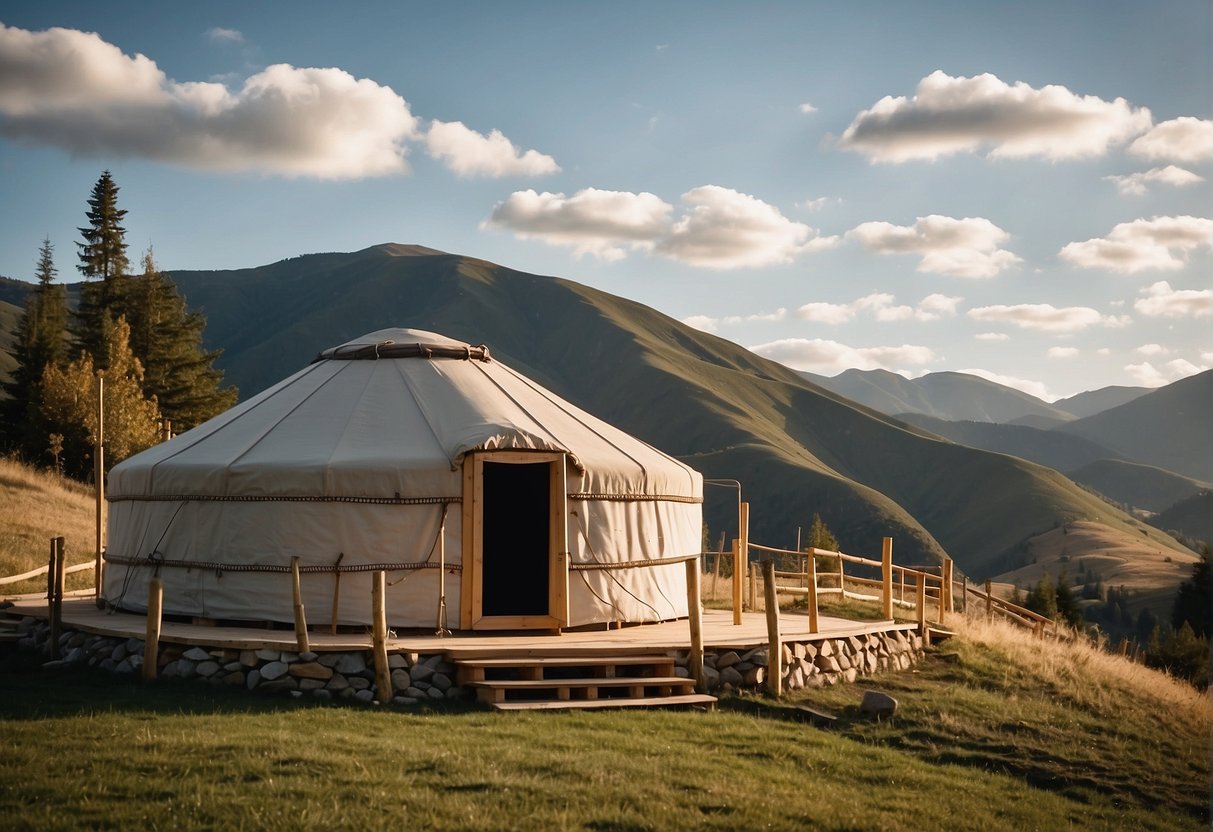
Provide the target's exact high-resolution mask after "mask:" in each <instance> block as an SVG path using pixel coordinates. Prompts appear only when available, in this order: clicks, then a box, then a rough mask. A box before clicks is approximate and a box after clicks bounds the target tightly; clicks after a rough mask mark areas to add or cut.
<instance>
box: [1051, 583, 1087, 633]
mask: <svg viewBox="0 0 1213 832" xmlns="http://www.w3.org/2000/svg"><path fill="white" fill-rule="evenodd" d="M1053 596H1054V601H1055V603H1056V604H1057V614H1058V615H1059V616H1060V617H1061V619H1062V620H1063V621H1065V622H1066V623H1067V624H1069V625H1070V626H1071V627H1075V628H1078V627H1081V626H1082V623H1083V621H1082V605H1081V604H1079V603H1078V598H1077V597H1075V595H1074V589H1073V587H1071V586H1070V579H1069V576H1068V575H1066V572H1065V570H1064V569H1063V570H1062V573H1061V575H1059V576H1058V578H1057V588H1056V589H1055V590H1054V593H1053Z"/></svg>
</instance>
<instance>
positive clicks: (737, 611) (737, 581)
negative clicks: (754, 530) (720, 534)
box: [733, 538, 743, 625]
mask: <svg viewBox="0 0 1213 832" xmlns="http://www.w3.org/2000/svg"><path fill="white" fill-rule="evenodd" d="M742 571H743V570H742V567H741V539H740V538H734V539H733V623H734V624H735V625H740V624H741V589H742V586H741V581H742V577H741V574H742Z"/></svg>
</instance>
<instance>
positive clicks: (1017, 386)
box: [956, 368, 1058, 402]
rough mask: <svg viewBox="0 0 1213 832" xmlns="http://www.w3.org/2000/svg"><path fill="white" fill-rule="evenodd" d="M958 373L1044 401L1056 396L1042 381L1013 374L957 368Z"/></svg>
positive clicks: (1055, 398)
mask: <svg viewBox="0 0 1213 832" xmlns="http://www.w3.org/2000/svg"><path fill="white" fill-rule="evenodd" d="M956 372H958V373H968V374H969V375H971V376H977V377H978V378H984V379H985V380H986V381H992V382H994V383H995V384H1001V385H1002V386H1003V387H1010V388H1012V389H1014V390H1019V391H1020V392H1023V393H1027V394H1028V395H1029V396H1035V397H1036V398H1038V399H1041V400H1042V401H1046V402H1052V401H1056V400H1057V399H1058V397H1057V396H1055V395H1053V394H1052V393H1050V392H1049V389H1048V388H1047V387H1045V385H1044V383H1043V382H1039V381H1032V380H1030V379H1025V378H1016V377H1015V376H1004V375H1002V374H1000V373H991V372H990V371H989V370H977V369H971V368H970V369H968V370H957V371H956Z"/></svg>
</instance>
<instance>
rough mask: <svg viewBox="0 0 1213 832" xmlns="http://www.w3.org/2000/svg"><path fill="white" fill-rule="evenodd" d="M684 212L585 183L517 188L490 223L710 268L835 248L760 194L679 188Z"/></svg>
mask: <svg viewBox="0 0 1213 832" xmlns="http://www.w3.org/2000/svg"><path fill="white" fill-rule="evenodd" d="M682 203H683V206H684V208H683V211H682V214H681V216H679V217H678V218H676V219H675V218H674V217H673V216H672V214H673V206H672V205H670V204H669V203H667V202H665V201H663V200H662V199H660V198H659V197H657V196H654V195H653V194H649V193H641V194H635V193H630V192H626V191H600V190H597V189H594V188H587V189H585V190H582V191H578V192H577V193H576V194H574V195H573V196H572V197H566V196H565V195H564V194H560V193H556V194H553V193H542V194H537V193H535V191H533V190H532V191H518V192H515V193H513V194H511V195H510V196H509V198H507V199H506V200H505V201H504V202H501V203H498V204H497V206H496V207H495V208H494V209H493V211H492V213H491V214H490V216H489V218H488V219H487V220H486V221H485V223H484V224H485V226H486V227H490V228H500V229H505V230H508V231H512V232H513V233H514V234H516V235H517V236H519V237H521V238H524V239H525V238H533V239H538V240H542V241H544V242H546V243H549V244H551V245H566V246H572V247H573V248H574V250H575V252H576V253H577V254H593V255H594V256H596V257H599V258H602V259H608V260H611V259H619V258H620V257H623V256H625V254H626V253H627V251H628V250H629V249H643V250H652V251H655V252H657V253H658V254H660V255H662V256H664V257H669V258H670V259H673V260H678V261H680V262H683V263H689V264H690V265H693V266H700V267H703V268H709V269H734V268H742V267H758V266H769V265H775V264H780V263H787V262H790V261H791V260H793V259H794V258H795V257H797V256H799V255H800V254H803V253H805V252H809V251H818V250H821V249H825V248H831V247H833V246H835V245H837V244H838V242H839V241H838V238H837V237H821V236H817V234H816V232H815V231H814V230H813V229H812V228H810V227H809V226H807V225H805V224H804V223H799V222H793V221H792V220H789V219H788V218H787V217H785V216H783V214H781V213H780V212H779V209H777V208H775V207H774V206H773V205H769V204H767V203H766V202H763V201H762V200H760V199H758V198H756V197H753V196H750V195H748V194H743V193H740V192H738V191H734V190H732V189H730V188H722V187H720V186H718V185H703V186H701V187H698V188H693V189H691V190H690V191H687V192H686V193H685V194H683V195H682Z"/></svg>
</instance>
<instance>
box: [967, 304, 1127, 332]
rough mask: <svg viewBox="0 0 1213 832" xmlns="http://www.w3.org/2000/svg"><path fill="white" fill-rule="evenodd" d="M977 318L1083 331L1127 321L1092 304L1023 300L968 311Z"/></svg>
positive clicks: (1053, 330)
mask: <svg viewBox="0 0 1213 832" xmlns="http://www.w3.org/2000/svg"><path fill="white" fill-rule="evenodd" d="M968 316H969V317H970V318H972V319H973V320H975V321H994V322H998V323H1008V324H1014V325H1015V326H1018V327H1020V328H1021V329H1035V330H1040V331H1042V332H1056V333H1069V332H1080V331H1081V330H1084V329H1087V328H1089V327H1092V326H1096V325H1099V324H1102V325H1104V326H1123V325H1124V324H1125V321H1124V320H1123V319H1121V318H1116V317H1114V316H1111V315H1107V316H1105V315H1101V314H1100V313H1099V312H1097V311H1096V310H1094V309H1092V308H1090V307H1089V306H1065V307H1061V308H1058V307H1056V306H1053V305H1052V304H1048V303H1020V304H1016V305H1013V306H1005V305H995V306H979V307H977V308H975V309H970V310H969V311H968Z"/></svg>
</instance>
